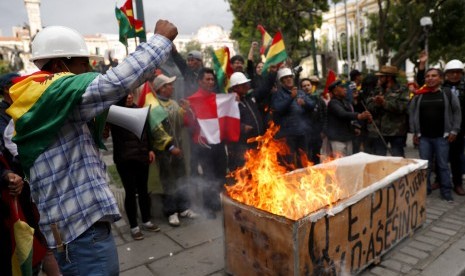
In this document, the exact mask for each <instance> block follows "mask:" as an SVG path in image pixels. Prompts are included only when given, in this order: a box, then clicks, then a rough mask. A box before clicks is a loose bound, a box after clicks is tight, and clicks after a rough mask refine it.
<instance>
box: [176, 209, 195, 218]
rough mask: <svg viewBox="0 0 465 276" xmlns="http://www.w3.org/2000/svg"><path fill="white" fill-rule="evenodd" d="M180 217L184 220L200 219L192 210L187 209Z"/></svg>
mask: <svg viewBox="0 0 465 276" xmlns="http://www.w3.org/2000/svg"><path fill="white" fill-rule="evenodd" d="M179 215H180V216H181V217H183V218H191V219H193V218H198V217H199V214H197V213H196V212H194V211H192V210H191V209H186V210H185V211H183V212H181V213H180V214H179Z"/></svg>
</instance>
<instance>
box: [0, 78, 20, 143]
mask: <svg viewBox="0 0 465 276" xmlns="http://www.w3.org/2000/svg"><path fill="white" fill-rule="evenodd" d="M17 77H19V75H18V74H17V73H8V74H3V75H1V76H0V91H1V92H2V96H3V99H2V101H1V102H0V134H3V132H4V131H5V128H6V126H7V125H8V123H9V122H10V120H11V117H10V116H9V115H8V114H6V110H7V109H8V108H9V107H10V105H11V103H12V101H11V97H10V93H9V90H10V87H11V86H12V85H13V80H14V79H15V78H17Z"/></svg>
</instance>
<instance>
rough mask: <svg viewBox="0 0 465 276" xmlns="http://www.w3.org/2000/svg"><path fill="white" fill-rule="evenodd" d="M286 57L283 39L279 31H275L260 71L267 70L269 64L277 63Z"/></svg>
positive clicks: (264, 71)
mask: <svg viewBox="0 0 465 276" xmlns="http://www.w3.org/2000/svg"><path fill="white" fill-rule="evenodd" d="M286 59H287V52H286V47H285V46H284V40H283V36H282V34H281V32H277V33H276V34H275V35H274V37H273V41H272V43H271V46H270V49H269V50H268V52H267V53H266V61H265V64H264V65H263V70H262V73H265V74H266V72H267V70H268V68H269V67H270V66H271V65H275V64H278V63H280V62H283V61H285V60H286Z"/></svg>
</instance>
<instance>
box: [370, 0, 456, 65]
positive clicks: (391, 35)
mask: <svg viewBox="0 0 465 276" xmlns="http://www.w3.org/2000/svg"><path fill="white" fill-rule="evenodd" d="M378 3H379V4H381V5H378V6H379V7H381V9H380V11H379V12H378V13H376V14H371V15H369V24H368V25H369V29H368V40H369V41H376V43H377V49H378V54H379V56H378V59H379V64H380V65H383V64H386V63H387V61H388V60H389V58H390V57H391V64H393V65H396V66H398V67H401V66H402V65H403V64H404V62H405V60H406V59H410V60H411V61H413V62H415V61H416V60H417V57H418V54H419V52H420V51H421V50H422V49H424V45H425V37H426V35H425V30H424V29H423V27H422V26H420V18H421V17H423V16H430V17H431V18H432V20H433V26H432V28H430V29H429V31H428V34H429V36H428V38H429V39H428V46H429V47H428V48H429V61H430V63H431V64H434V63H437V62H438V61H439V60H444V61H447V60H449V59H451V58H458V59H462V60H464V59H465V52H464V50H465V29H464V28H463V25H464V24H465V17H464V16H463V14H465V1H463V0H447V1H445V0H424V1H418V0H378Z"/></svg>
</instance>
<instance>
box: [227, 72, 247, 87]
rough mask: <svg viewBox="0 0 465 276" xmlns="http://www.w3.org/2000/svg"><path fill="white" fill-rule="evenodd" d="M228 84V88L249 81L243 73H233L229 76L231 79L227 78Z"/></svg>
mask: <svg viewBox="0 0 465 276" xmlns="http://www.w3.org/2000/svg"><path fill="white" fill-rule="evenodd" d="M229 82H230V86H231V87H233V86H236V85H239V84H243V83H247V82H250V80H249V79H248V78H247V77H246V76H245V75H244V73H241V72H235V73H233V74H232V75H231V78H229Z"/></svg>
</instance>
